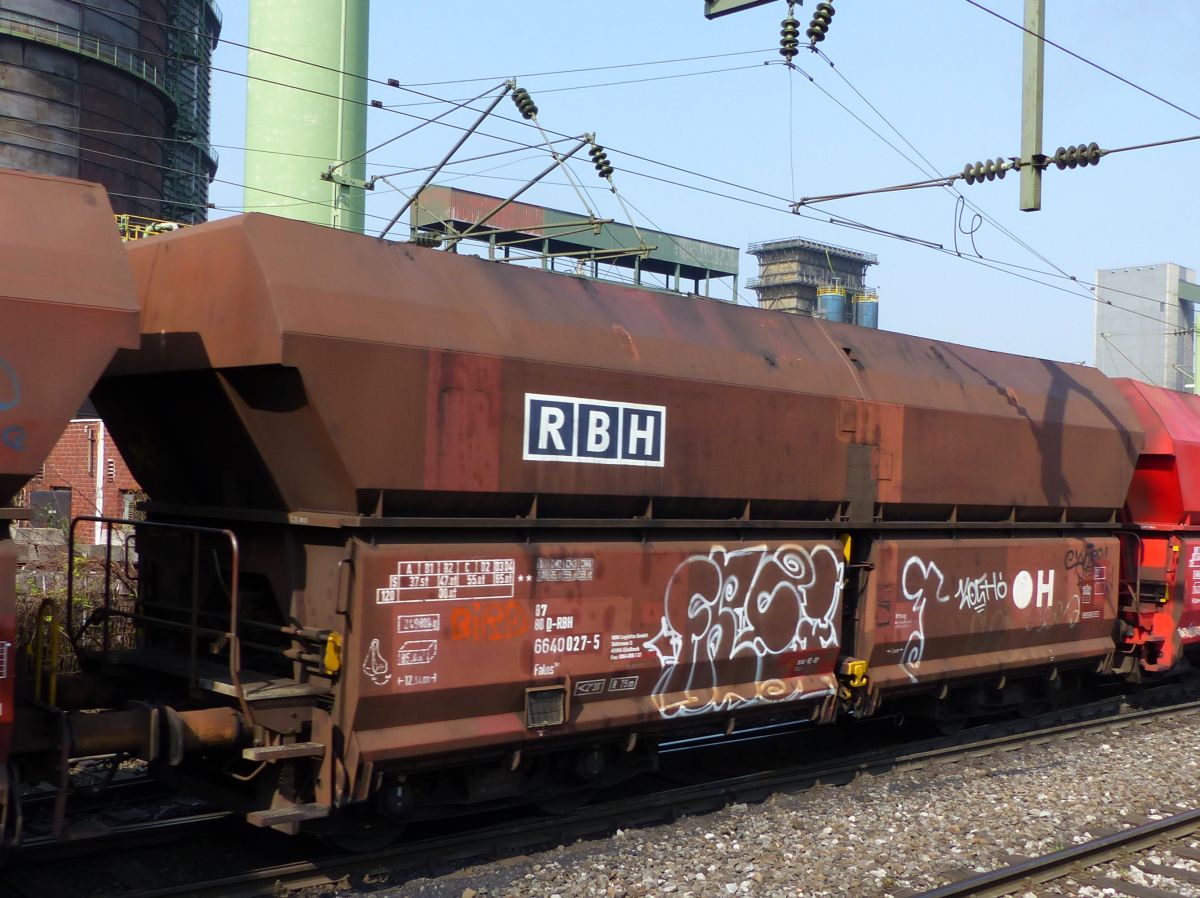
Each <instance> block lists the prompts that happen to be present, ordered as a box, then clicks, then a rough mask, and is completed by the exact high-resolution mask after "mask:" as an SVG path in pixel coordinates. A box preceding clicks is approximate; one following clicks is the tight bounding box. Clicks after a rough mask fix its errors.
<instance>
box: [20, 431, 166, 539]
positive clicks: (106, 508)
mask: <svg viewBox="0 0 1200 898" xmlns="http://www.w3.org/2000/svg"><path fill="white" fill-rule="evenodd" d="M40 490H70V507H71V517H74V516H75V515H83V514H91V515H97V514H98V515H103V516H105V517H115V518H120V517H126V516H127V515H128V514H129V513H130V511H132V510H133V505H132V503H133V502H134V501H136V500H137V499H140V498H143V497H142V496H141V492H140V491H141V487H139V486H138V483H137V481H136V480H134V479H133V475H132V474H130V473H129V468H128V467H126V465H125V459H123V458H121V453H120V452H118V451H117V447H116V444H115V443H113V441H112V437H111V436H109V433H108V428H107V427H105V426H104V422H103V421H101V420H100V419H99V418H76V419H75V420H73V421H72V422H71V423H70V424H69V425H68V426H67V429H66V432H65V433H64V434H63V435H62V438H61V439H60V440H59V441H58V444H57V445H56V446H55V447H54V449H53V451H51V453H50V456H49V457H48V458H47V459H46V463H45V465H43V466H42V473H41V474H39V475H38V476H37V477H35V478H33V480H31V481H29V483H27V484H26V485H25V487H24V488H23V489H22V491H21V494H20V495H19V496H18V503H17V504H18V505H28V504H29V503H30V500H31V499H32V497H33V493H34V492H35V491H40ZM101 538H102V531H100V530H98V528H97V527H95V526H92V525H85V524H81V525H80V526H79V527H78V529H77V530H76V532H75V539H76V540H77V541H78V542H81V543H86V542H92V541H99V540H100V539H101Z"/></svg>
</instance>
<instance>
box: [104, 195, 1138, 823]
mask: <svg viewBox="0 0 1200 898" xmlns="http://www.w3.org/2000/svg"><path fill="white" fill-rule="evenodd" d="M130 259H131V262H132V264H133V268H134V271H135V277H136V279H137V281H138V285H139V289H140V292H141V295H142V298H143V302H144V308H145V311H144V317H143V336H142V345H141V347H140V349H139V350H138V351H136V352H127V353H122V354H121V355H120V356H119V357H118V358H117V360H116V361H115V362H114V364H113V365H112V366H110V369H109V371H108V374H107V376H106V377H105V379H104V380H103V381H102V382H101V384H100V385H99V387H98V388H97V390H96V392H95V394H94V397H95V400H96V402H97V405H98V406H99V407H100V409H101V411H102V413H103V414H104V416H105V418H106V420H107V421H108V423H109V425H110V426H111V428H112V431H113V433H114V435H115V437H116V438H117V440H118V443H119V445H120V447H121V449H122V453H123V455H124V456H125V457H126V459H127V460H128V461H129V463H130V466H131V467H132V468H133V470H134V472H135V474H136V475H137V477H138V479H139V480H140V481H141V482H142V483H143V485H144V486H145V487H146V489H147V490H148V492H149V493H150V495H151V496H152V498H153V500H154V504H153V506H152V507H151V520H152V522H153V524H154V526H155V527H158V528H159V529H158V530H153V529H146V528H144V532H142V533H139V538H138V539H139V541H138V546H139V550H140V552H141V556H142V559H143V595H142V601H143V611H144V617H143V618H142V620H141V625H142V626H143V628H144V630H145V632H146V634H147V645H148V646H149V649H148V650H147V651H145V652H143V653H142V654H141V655H139V656H137V657H135V658H132V659H129V658H126V659H118V658H116V657H110V658H109V659H108V660H109V662H110V664H113V665H116V664H118V663H120V664H127V663H131V662H132V663H136V664H147V665H153V666H156V667H158V668H159V669H162V670H168V671H171V672H173V673H175V674H177V675H178V676H179V677H181V678H183V679H185V680H186V682H187V683H188V685H190V686H191V687H193V694H196V693H197V692H198V693H200V694H207V695H208V696H209V700H210V701H213V702H226V703H228V704H230V705H233V706H236V707H237V708H238V709H239V710H240V713H241V714H242V716H243V717H244V718H245V723H246V724H247V725H248V726H249V727H250V728H251V729H252V730H253V732H254V733H255V742H256V744H254V745H251V746H248V747H246V748H245V749H244V752H243V754H244V758H245V760H246V762H247V763H248V764H257V765H259V769H260V772H259V773H258V774H257V775H258V776H259V778H260V779H259V782H268V783H270V782H274V783H276V786H274V787H271V788H266V789H265V791H264V790H263V789H261V788H260V789H259V793H258V795H257V796H253V797H252V796H250V795H249V794H248V793H249V790H247V789H243V790H242V791H241V795H242V798H243V799H244V802H243V803H244V804H245V806H247V807H248V808H249V809H250V812H251V815H252V819H255V820H256V821H257V822H260V823H264V824H270V825H294V824H295V823H297V822H300V821H302V820H304V819H308V818H312V817H320V816H323V815H325V814H327V813H328V812H329V811H330V809H331V808H332V807H334V806H336V805H339V804H342V803H345V802H348V801H350V800H354V799H363V798H366V797H368V796H369V795H371V794H373V793H374V794H379V795H383V796H385V804H387V806H388V807H389V808H390V809H391V810H392V811H394V812H397V813H400V812H407V811H409V810H410V809H411V808H412V807H413V806H414V805H418V804H420V802H421V800H422V797H424V798H426V799H429V800H430V801H431V802H433V803H436V802H437V801H442V802H443V803H453V801H460V802H463V801H474V800H485V799H487V798H491V797H497V796H502V795H506V794H524V795H530V794H541V791H547V790H551V789H552V788H553V787H554V782H553V780H554V777H553V776H550V775H549V773H547V771H550V772H551V773H554V772H557V773H560V774H561V773H562V771H563V770H566V774H565V775H566V776H567V777H568V778H570V779H572V781H573V782H575V783H577V784H578V783H580V782H585V783H586V782H591V783H596V782H603V781H604V777H605V776H606V775H607V771H608V770H609V769H611V768H613V767H616V768H618V769H619V768H620V767H621V765H622V764H625V765H626V766H629V764H630V762H635V763H640V762H642V761H644V760H645V758H644V757H643V756H642V755H639V753H638V748H637V747H638V746H639V744H640V745H646V744H647V743H649V744H652V743H653V740H655V739H657V738H659V735H660V734H661V733H663V732H671V731H672V729H673V728H674V731H676V732H678V731H680V730H682V729H686V730H688V731H693V730H695V729H698V728H710V729H716V730H720V729H722V728H725V727H732V726H734V725H736V724H737V723H738V722H739V721H742V720H745V719H748V718H750V717H751V716H752V715H755V714H766V713H770V714H779V713H789V714H794V715H800V716H812V717H815V718H818V719H828V718H829V717H831V716H833V715H834V714H835V713H836V712H837V710H838V709H839V708H840V709H842V710H847V709H853V710H855V711H856V712H858V713H868V712H870V711H872V710H874V709H875V708H877V707H879V706H880V705H881V703H884V702H886V701H888V700H889V699H891V698H895V699H896V700H897V701H902V700H903V699H904V696H906V695H908V694H920V695H921V696H922V697H925V698H927V697H929V696H930V695H935V696H936V695H941V696H946V695H948V694H949V693H950V691H951V689H958V688H959V687H960V686H962V687H970V688H975V687H976V686H977V685H978V684H986V686H987V688H989V689H991V690H992V691H993V692H996V691H1003V690H1004V687H1005V685H1006V681H1007V680H1008V679H1009V678H1013V679H1016V678H1021V677H1038V678H1041V679H1042V680H1050V679H1052V678H1054V677H1057V675H1058V672H1059V670H1060V668H1070V667H1088V668H1105V667H1106V666H1107V665H1108V663H1109V662H1110V661H1111V655H1112V649H1113V641H1112V633H1111V630H1112V627H1113V623H1114V619H1115V614H1116V611H1115V587H1114V586H1113V579H1112V577H1111V575H1105V576H1102V575H1101V574H1102V573H1103V571H1102V568H1103V566H1104V565H1103V564H1102V563H1101V562H1102V560H1103V559H1107V558H1111V557H1113V556H1115V555H1116V554H1117V552H1116V548H1115V544H1114V543H1113V541H1112V538H1111V534H1112V533H1113V532H1114V531H1115V528H1116V515H1117V511H1118V509H1119V508H1120V507H1121V505H1122V503H1123V501H1124V498H1125V492H1126V488H1127V485H1128V483H1129V480H1130V477H1131V475H1132V472H1133V467H1134V462H1135V459H1136V456H1137V452H1138V450H1139V448H1140V445H1141V439H1142V437H1141V431H1140V429H1139V427H1138V424H1137V423H1136V421H1135V419H1134V418H1133V416H1132V414H1131V413H1130V411H1129V409H1128V406H1127V405H1126V403H1125V401H1124V400H1123V399H1122V398H1121V396H1120V395H1119V394H1118V392H1117V391H1116V390H1115V389H1114V387H1113V386H1112V384H1111V383H1110V382H1109V381H1108V380H1107V379H1105V378H1104V377H1103V376H1101V375H1100V374H1099V373H1098V372H1096V371H1094V370H1092V369H1088V368H1084V367H1081V366H1074V365H1065V364H1059V363H1054V362H1047V361H1041V360H1035V359H1028V358H1022V357H1017V356H1012V355H1006V354H1002V353H993V352H987V351H984V350H978V349H970V348H967V347H961V346H955V345H950V344H945V343H939V342H936V341H931V340H924V339H919V338H914V337H907V336H903V335H899V334H891V333H886V332H878V331H873V330H867V329H859V328H854V327H850V326H841V325H831V324H827V323H825V322H821V321H817V320H812V319H806V318H800V317H796V316H789V315H785V314H780V313H770V312H762V311H759V310H750V309H741V308H737V307H734V306H730V305H728V304H723V303H718V302H712V301H707V300H701V299H698V298H689V297H682V296H676V295H667V294H659V293H654V292H649V291H641V290H634V289H627V288H623V287H619V286H614V285H607V284H599V283H596V282H593V281H589V280H586V279H582V278H575V277H568V276H563V275H556V274H549V273H543V272H531V271H526V270H520V269H516V268H510V267H506V266H504V265H501V264H497V263H488V262H484V261H482V260H478V259H474V258H464V257H459V256H455V255H452V254H443V253H437V252H434V251H431V250H426V249H421V248H416V247H412V246H407V245H395V244H391V245H389V244H383V243H380V242H378V241H373V240H370V239H366V238H363V237H359V236H354V235H350V234H344V233H337V232H332V231H328V230H324V229H321V228H317V227H314V226H310V225H304V224H299V223H295V222H288V221H283V220H279V219H273V218H270V217H266V216H259V215H249V216H244V217H241V218H237V219H231V220H226V221H223V222H218V223H214V224H209V225H204V226H200V227H197V228H195V229H192V230H190V231H188V232H186V233H179V234H175V235H167V236H164V237H160V238H156V239H155V240H153V241H147V242H146V243H145V244H144V245H142V246H137V247H134V248H132V249H131V251H130ZM197 420H198V421H200V422H202V423H201V427H200V433H199V434H197V431H196V428H195V427H194V426H193V424H192V422H194V421H197ZM172 528H175V529H172ZM187 528H192V529H187ZM196 528H208V529H203V530H201V529H196ZM211 530H224V531H228V532H226V533H220V534H215V533H212V532H210V531H211ZM1081 559H1087V560H1086V562H1085V561H1083V560H1081ZM235 560H236V563H235ZM185 571H191V573H190V574H186V575H185V574H184V573H183V572H185ZM234 573H236V575H237V577H236V585H235V579H234V577H233V576H232V575H233V574H234ZM935 574H936V575H937V576H936V577H935ZM938 577H940V583H935V580H937V578H938ZM1001 585H1002V587H1001ZM863 662H866V667H865V668H864V665H863ZM550 759H554V760H550ZM635 759H636V761H635ZM264 762H265V765H264ZM559 762H561V764H560V763H559ZM556 764H557V765H559V766H557V767H556V766H555V765H556ZM563 765H565V766H563ZM174 766H177V767H179V768H180V769H179V770H176V771H175V773H177V774H178V775H180V776H181V777H185V776H193V777H195V776H199V777H201V778H204V777H210V778H211V776H212V772H211V770H210V771H197V770H196V769H194V768H191V769H189V765H188V764H186V763H183V764H178V765H174ZM439 767H440V768H453V769H454V770H455V771H456V773H455V775H456V776H460V777H461V782H460V783H459V784H458V786H459V787H460V788H458V790H457V791H455V790H454V789H448V787H447V786H446V782H445V781H444V780H439V779H438V778H437V775H436V768H439ZM267 768H269V770H267ZM264 770H265V771H266V772H262V771H264ZM271 777H274V779H271ZM422 777H424V779H422ZM414 784H419V788H418V786H417V785H414ZM540 790H541V791H540ZM449 793H454V795H455V796H457V797H456V798H447V795H448V794H449ZM263 795H266V796H267V797H266V798H265V799H264V798H263ZM431 796H433V797H432V798H431Z"/></svg>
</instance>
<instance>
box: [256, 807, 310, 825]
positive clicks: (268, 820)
mask: <svg viewBox="0 0 1200 898" xmlns="http://www.w3.org/2000/svg"><path fill="white" fill-rule="evenodd" d="M328 816H329V808H328V806H326V805H323V804H296V805H292V806H291V807H288V808H271V809H270V810H268V811H251V812H250V813H249V814H247V815H246V822H247V823H249V824H250V825H251V826H280V825H281V824H286V823H303V822H304V821H305V820H319V819H321V818H322V817H328Z"/></svg>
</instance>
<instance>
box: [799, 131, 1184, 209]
mask: <svg viewBox="0 0 1200 898" xmlns="http://www.w3.org/2000/svg"><path fill="white" fill-rule="evenodd" d="M1193 140H1200V134H1191V135H1189V136H1187V137H1172V138H1168V139H1166V140H1153V141H1149V142H1147V143H1139V144H1133V145H1131V146H1125V147H1113V148H1111V149H1101V148H1098V149H1097V155H1098V156H1100V157H1103V156H1110V155H1112V154H1113V153H1128V152H1130V151H1132V150H1146V149H1152V148H1154V147H1165V146H1170V145H1171V144H1177V143H1188V142H1189V141H1193ZM996 161H997V163H999V162H1000V160H996ZM1023 164H1024V163H1022V162H1021V161H1020V160H1019V159H1017V158H1015V157H1012V158H1010V160H1009V161H1006V162H1004V163H1003V167H1002V168H1000V170H999V172H997V174H998V176H999V177H1004V175H1003V174H1002V172H1004V171H1010V170H1011V171H1015V170H1017V169H1020V168H1021V167H1022V166H1023ZM1034 164H1035V165H1036V166H1037V167H1038V168H1041V169H1049V167H1050V166H1051V165H1053V164H1054V159H1053V158H1047V160H1046V161H1045V162H1044V163H1041V164H1038V163H1034ZM968 177H970V176H969V175H968V174H967V173H966V172H956V173H955V174H952V175H939V176H938V177H936V178H927V179H926V180H924V181H912V182H909V183H907V184H893V185H891V186H889V187H871V188H867V189H865V190H848V191H846V192H844V193H830V194H826V195H824V196H806V197H801V198H800V199H799V200H797V201H796V203H795V206H797V207H799V206H810V205H813V204H816V203H829V202H833V201H834V200H844V199H850V198H852V197H859V196H872V195H875V194H881V193H898V192H901V191H905V190H921V189H924V188H927V187H947V186H949V185H950V184H953V183H954V182H955V181H958V180H961V179H964V178H968ZM988 180H991V177H989V178H988Z"/></svg>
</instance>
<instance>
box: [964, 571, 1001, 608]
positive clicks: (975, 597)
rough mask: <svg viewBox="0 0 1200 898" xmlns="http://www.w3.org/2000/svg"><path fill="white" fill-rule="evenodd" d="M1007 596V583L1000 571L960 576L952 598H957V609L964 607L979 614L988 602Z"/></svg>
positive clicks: (997, 600)
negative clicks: (975, 575) (973, 575)
mask: <svg viewBox="0 0 1200 898" xmlns="http://www.w3.org/2000/svg"><path fill="white" fill-rule="evenodd" d="M1007 597H1008V583H1007V582H1006V581H1005V579H1004V574H1003V573H1002V572H1000V571H994V572H992V573H985V574H980V575H979V576H978V577H962V578H960V579H959V581H958V590H957V591H956V592H955V593H954V598H956V599H958V610H959V611H962V610H963V609H964V608H965V609H969V610H971V611H974V612H976V613H977V614H981V613H982V612H983V611H984V609H986V608H987V606H988V602H1000V601H1003V600H1004V599H1006V598H1007Z"/></svg>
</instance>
